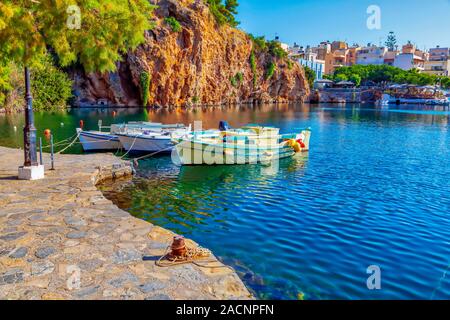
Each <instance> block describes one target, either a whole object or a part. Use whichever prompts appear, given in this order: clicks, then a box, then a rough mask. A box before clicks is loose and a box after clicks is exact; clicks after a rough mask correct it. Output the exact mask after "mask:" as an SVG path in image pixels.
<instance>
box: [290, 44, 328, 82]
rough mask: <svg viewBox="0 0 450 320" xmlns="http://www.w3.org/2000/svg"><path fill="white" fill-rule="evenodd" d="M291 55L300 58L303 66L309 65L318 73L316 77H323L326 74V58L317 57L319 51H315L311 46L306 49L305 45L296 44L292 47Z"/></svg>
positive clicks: (296, 58)
mask: <svg viewBox="0 0 450 320" xmlns="http://www.w3.org/2000/svg"><path fill="white" fill-rule="evenodd" d="M290 56H291V57H292V58H293V59H295V60H298V61H299V63H300V64H301V65H302V66H305V67H308V68H310V69H312V70H313V71H314V73H315V74H316V79H322V78H323V75H324V74H325V60H320V59H318V57H317V52H314V51H313V50H312V48H311V47H310V46H307V47H306V49H305V50H304V49H303V47H300V46H298V45H294V47H293V48H291V49H290Z"/></svg>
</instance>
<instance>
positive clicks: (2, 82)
mask: <svg viewBox="0 0 450 320" xmlns="http://www.w3.org/2000/svg"><path fill="white" fill-rule="evenodd" d="M10 72H11V70H10V66H9V65H5V64H3V65H2V64H1V63H0V107H2V106H3V105H4V103H5V100H6V95H7V94H8V92H9V90H11V89H12V88H11V84H10V82H9V74H10Z"/></svg>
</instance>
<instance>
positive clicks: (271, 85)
mask: <svg viewBox="0 0 450 320" xmlns="http://www.w3.org/2000/svg"><path fill="white" fill-rule="evenodd" d="M152 2H153V3H154V4H156V5H157V6H158V9H157V10H156V11H155V17H154V20H155V28H153V30H151V31H148V32H147V34H146V42H145V43H144V44H143V45H141V46H140V47H139V48H138V49H137V50H136V51H135V52H132V53H129V54H128V55H126V56H125V57H124V59H123V61H122V62H119V63H118V69H117V72H114V73H108V74H98V73H95V74H85V73H84V72H83V71H82V70H75V71H72V72H71V76H72V78H73V80H74V85H75V96H76V104H78V105H80V106H82V105H92V104H102V103H105V104H111V105H124V106H142V105H150V106H191V105H200V104H201V105H220V104H232V103H259V102H294V101H303V100H304V99H305V98H306V97H307V96H308V95H309V87H308V84H307V81H306V80H305V75H304V72H303V69H302V67H300V66H299V65H298V64H297V63H289V62H288V61H287V60H286V59H277V58H275V57H272V56H271V55H270V54H269V53H268V52H265V51H261V50H260V51H258V50H254V52H255V55H254V57H255V62H256V63H255V64H253V67H252V64H251V63H250V56H251V54H252V50H253V49H254V48H253V42H252V40H251V39H250V38H249V37H248V35H246V34H245V33H244V32H242V31H241V30H237V29H235V28H231V27H229V26H227V25H224V26H219V25H218V24H217V23H216V21H215V18H214V16H213V15H212V14H211V13H210V11H209V8H208V5H207V4H205V3H204V1H203V0H154V1H152ZM167 17H173V18H175V19H176V20H177V21H178V22H179V24H180V25H181V28H180V29H179V30H174V28H173V26H171V25H170V24H169V23H167V21H166V18H167ZM177 29H178V28H177ZM272 62H273V63H274V64H275V65H276V68H275V71H274V73H273V75H272V76H271V77H270V78H269V79H267V68H268V65H270V64H271V63H272ZM255 66H256V67H255ZM147 79H148V81H147ZM147 88H148V91H147ZM144 100H146V101H144Z"/></svg>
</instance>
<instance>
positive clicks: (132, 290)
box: [0, 147, 253, 300]
mask: <svg viewBox="0 0 450 320" xmlns="http://www.w3.org/2000/svg"><path fill="white" fill-rule="evenodd" d="M22 159H23V151H21V150H16V149H9V148H3V147H0V299H51V300H54V299H252V298H253V297H252V296H251V294H250V293H249V291H248V290H247V289H246V287H245V286H244V284H243V283H242V282H241V280H240V279H239V277H238V276H237V275H236V273H235V272H233V271H232V270H231V269H230V268H201V267H198V266H196V265H192V264H186V265H181V266H176V267H169V268H161V267H158V266H156V265H155V260H156V259H158V258H159V257H160V256H161V255H162V254H163V253H164V251H165V249H166V248H167V246H168V244H169V243H170V242H171V238H172V237H173V233H171V232H170V231H168V230H165V229H163V228H160V227H157V226H154V225H152V224H150V223H148V222H145V221H143V220H140V219H137V218H134V217H132V216H131V215H130V214H129V213H127V212H125V211H122V210H121V209H119V208H117V207H116V206H115V205H114V204H113V203H112V202H111V201H109V200H107V199H105V198H104V197H103V195H102V193H101V192H100V191H98V190H97V188H96V187H95V184H96V183H98V182H99V180H103V179H106V178H108V177H111V176H120V175H124V174H127V173H129V172H130V169H131V168H130V167H129V164H127V163H126V162H123V161H121V160H119V159H118V158H116V157H114V156H113V155H111V154H90V155H57V156H56V159H55V164H56V170H55V171H49V170H47V171H46V178H45V179H44V180H38V181H19V180H17V168H18V166H19V165H20V164H21V161H22ZM48 162H49V159H48V156H45V158H44V163H45V164H46V165H47V164H48ZM99 165H101V167H99ZM143 257H146V259H143ZM217 264H220V262H218V261H216V262H215V263H214V265H217Z"/></svg>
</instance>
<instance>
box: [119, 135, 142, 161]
mask: <svg viewBox="0 0 450 320" xmlns="http://www.w3.org/2000/svg"><path fill="white" fill-rule="evenodd" d="M137 138H138V136H137V135H136V136H135V137H134V140H133V143H132V144H131V147H130V149H128V151H127V152H126V153H125V154H124V155H123V156H121V157H120V159H123V158H125V156H126V155H128V154H129V153H130V152H131V150H133V147H134V144H135V143H136V140H137Z"/></svg>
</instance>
